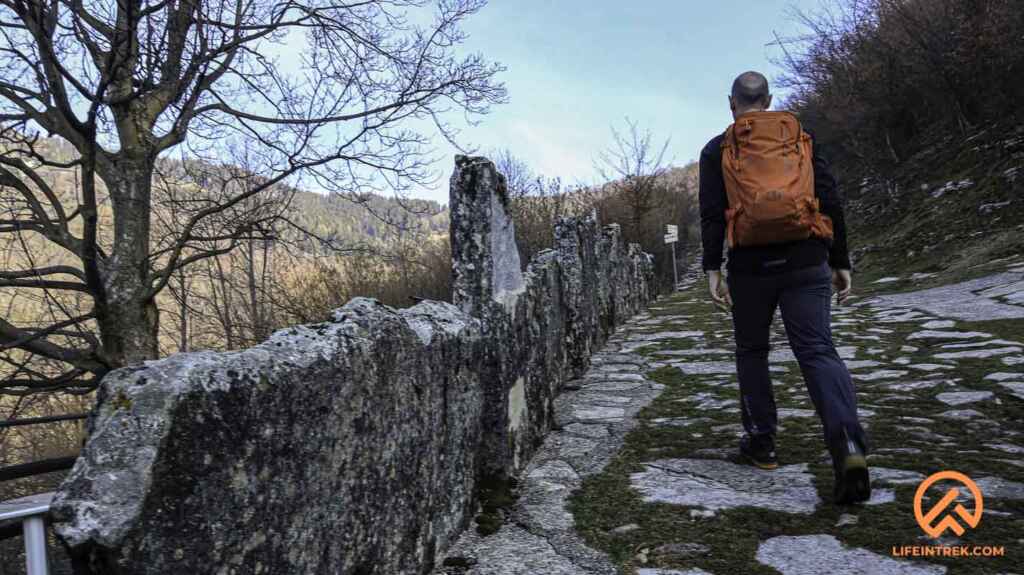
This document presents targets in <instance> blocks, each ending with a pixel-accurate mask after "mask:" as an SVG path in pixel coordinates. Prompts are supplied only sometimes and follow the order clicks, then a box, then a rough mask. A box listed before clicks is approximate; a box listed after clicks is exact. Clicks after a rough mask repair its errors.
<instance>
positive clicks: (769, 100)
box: [764, 94, 772, 110]
mask: <svg viewBox="0 0 1024 575" xmlns="http://www.w3.org/2000/svg"><path fill="white" fill-rule="evenodd" d="M764 109H765V110H771V109H772V95H771V94H768V97H767V98H766V99H765V101H764Z"/></svg>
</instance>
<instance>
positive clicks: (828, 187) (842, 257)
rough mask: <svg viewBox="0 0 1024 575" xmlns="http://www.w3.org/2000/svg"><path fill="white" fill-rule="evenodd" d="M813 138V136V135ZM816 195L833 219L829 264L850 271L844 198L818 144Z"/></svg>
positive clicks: (823, 208)
mask: <svg viewBox="0 0 1024 575" xmlns="http://www.w3.org/2000/svg"><path fill="white" fill-rule="evenodd" d="M812 138H813V135H812ZM812 154H813V156H814V195H815V196H817V197H818V200H819V202H820V204H821V212H822V213H823V214H825V215H826V216H828V217H829V218H831V219H832V234H833V235H832V246H831V247H830V248H829V254H828V263H829V265H830V266H831V267H832V268H833V269H842V270H848V269H851V268H852V266H851V264H850V252H849V248H848V247H847V244H846V218H845V217H844V214H843V196H842V194H841V193H840V191H839V185H838V183H837V182H836V178H835V176H833V175H832V170H831V168H830V166H829V161H828V158H827V157H826V156H825V155H824V153H823V152H822V150H821V148H820V147H819V146H818V143H817V142H814V143H813V152H812Z"/></svg>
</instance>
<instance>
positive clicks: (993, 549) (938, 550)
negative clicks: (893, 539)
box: [892, 545, 1006, 557]
mask: <svg viewBox="0 0 1024 575" xmlns="http://www.w3.org/2000/svg"><path fill="white" fill-rule="evenodd" d="M1005 554H1006V548H1005V547H1004V546H1002V545H974V546H971V545H893V546H892V555H893V557H1002V556H1004V555H1005Z"/></svg>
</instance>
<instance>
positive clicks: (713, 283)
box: [708, 270, 732, 311]
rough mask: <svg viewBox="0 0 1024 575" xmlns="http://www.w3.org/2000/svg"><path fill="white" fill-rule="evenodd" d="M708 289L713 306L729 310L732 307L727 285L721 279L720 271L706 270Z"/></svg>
mask: <svg viewBox="0 0 1024 575" xmlns="http://www.w3.org/2000/svg"><path fill="white" fill-rule="evenodd" d="M708 290H709V291H710V292H711V301H713V302H715V307H717V308H718V309H720V310H722V311H729V309H730V308H731V307H732V298H731V297H730V296H729V287H728V286H726V285H725V282H724V281H723V278H722V272H720V271H717V270H709V271H708Z"/></svg>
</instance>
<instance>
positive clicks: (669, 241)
mask: <svg viewBox="0 0 1024 575" xmlns="http://www.w3.org/2000/svg"><path fill="white" fill-rule="evenodd" d="M678 241H679V226H673V225H666V226H665V245H667V246H668V249H669V251H671V252H672V280H673V284H672V291H676V289H678V287H679V272H677V271H676V245H675V244H676V242H678Z"/></svg>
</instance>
